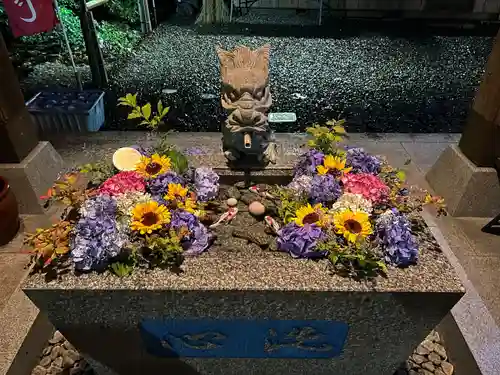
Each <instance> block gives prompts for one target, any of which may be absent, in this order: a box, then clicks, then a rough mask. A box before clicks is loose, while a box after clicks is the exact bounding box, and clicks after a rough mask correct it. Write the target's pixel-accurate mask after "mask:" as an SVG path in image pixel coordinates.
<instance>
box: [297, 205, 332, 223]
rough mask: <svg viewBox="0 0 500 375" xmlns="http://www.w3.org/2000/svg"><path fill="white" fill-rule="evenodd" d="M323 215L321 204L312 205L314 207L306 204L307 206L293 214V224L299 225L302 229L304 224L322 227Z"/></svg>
mask: <svg viewBox="0 0 500 375" xmlns="http://www.w3.org/2000/svg"><path fill="white" fill-rule="evenodd" d="M325 213H326V209H325V208H324V207H323V205H322V204H321V203H318V204H316V205H314V207H313V206H311V205H310V204H308V205H307V206H302V207H300V208H299V209H298V210H297V211H296V212H295V219H294V221H295V224H297V225H300V226H301V227H303V226H304V224H316V225H319V226H322V225H323V219H324V217H325Z"/></svg>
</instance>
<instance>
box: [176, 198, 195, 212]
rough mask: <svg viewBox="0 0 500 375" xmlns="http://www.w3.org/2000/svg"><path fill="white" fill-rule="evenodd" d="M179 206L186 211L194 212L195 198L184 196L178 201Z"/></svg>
mask: <svg viewBox="0 0 500 375" xmlns="http://www.w3.org/2000/svg"><path fill="white" fill-rule="evenodd" d="M179 208H182V209H183V210H185V211H187V212H190V213H192V214H195V213H196V211H197V206H196V200H195V199H193V198H191V197H189V198H186V200H185V201H184V202H180V203H179Z"/></svg>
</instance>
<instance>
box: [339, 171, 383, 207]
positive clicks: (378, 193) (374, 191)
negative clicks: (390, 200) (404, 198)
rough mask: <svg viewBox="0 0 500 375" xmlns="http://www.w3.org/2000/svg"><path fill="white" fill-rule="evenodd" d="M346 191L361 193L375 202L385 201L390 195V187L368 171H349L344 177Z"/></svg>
mask: <svg viewBox="0 0 500 375" xmlns="http://www.w3.org/2000/svg"><path fill="white" fill-rule="evenodd" d="M342 183H343V184H344V191H345V192H347V193H353V194H361V195H362V196H363V197H364V198H365V199H368V200H370V201H371V202H373V203H378V202H382V201H384V200H385V199H386V198H387V196H388V195H389V192H390V189H389V187H388V186H387V185H386V184H384V183H383V182H382V180H380V178H378V177H377V176H374V175H372V174H368V173H357V174H354V173H349V174H346V175H344V177H342Z"/></svg>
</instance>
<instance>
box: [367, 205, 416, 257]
mask: <svg viewBox="0 0 500 375" xmlns="http://www.w3.org/2000/svg"><path fill="white" fill-rule="evenodd" d="M375 228H376V233H377V235H378V238H379V239H380V242H381V244H382V248H383V249H384V253H385V260H386V261H387V262H389V263H392V264H394V265H396V266H399V267H406V266H409V265H411V264H415V263H416V262H417V260H418V245H417V242H416V241H415V238H414V237H413V235H412V233H411V224H410V222H409V221H408V219H407V218H406V217H405V216H404V215H402V214H401V213H400V212H398V211H397V209H392V210H388V211H386V212H384V213H383V214H382V215H380V217H379V218H378V219H377V222H376V225H375Z"/></svg>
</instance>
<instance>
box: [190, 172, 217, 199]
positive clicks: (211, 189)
mask: <svg viewBox="0 0 500 375" xmlns="http://www.w3.org/2000/svg"><path fill="white" fill-rule="evenodd" d="M194 187H195V190H196V198H197V199H198V200H199V201H201V202H207V201H209V200H211V199H214V198H216V197H217V194H218V193H219V176H218V175H217V173H215V172H214V171H213V169H212V168H208V167H200V168H196V170H195V171H194Z"/></svg>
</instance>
